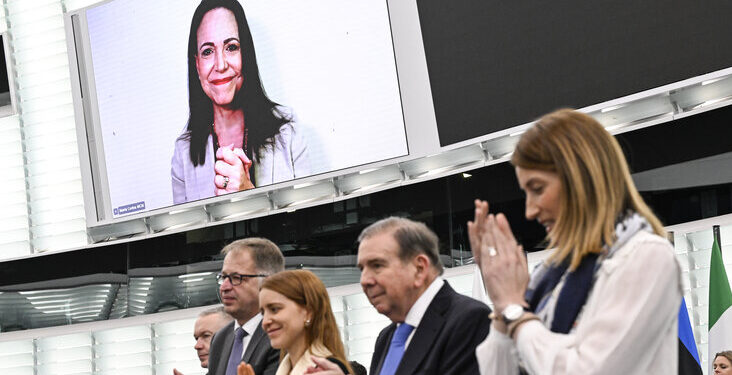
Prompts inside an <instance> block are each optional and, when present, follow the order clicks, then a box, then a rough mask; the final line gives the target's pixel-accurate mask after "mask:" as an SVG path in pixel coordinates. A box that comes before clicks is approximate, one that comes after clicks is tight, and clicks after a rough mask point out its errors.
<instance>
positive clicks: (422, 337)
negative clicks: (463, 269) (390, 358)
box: [396, 282, 454, 374]
mask: <svg viewBox="0 0 732 375" xmlns="http://www.w3.org/2000/svg"><path fill="white" fill-rule="evenodd" d="M451 292H452V293H454V291H453V290H452V288H451V287H450V285H448V284H447V282H445V285H443V286H442V288H440V291H439V292H437V295H435V298H434V299H433V300H432V302H431V303H430V305H429V307H428V308H427V311H425V313H424V316H423V317H422V320H421V321H420V322H419V326H418V327H417V329H416V330H415V331H414V336H412V339H411V340H410V341H409V346H408V347H407V350H406V351H405V352H404V357H402V361H401V362H400V363H399V368H397V371H396V373H397V374H412V373H414V370H416V369H417V366H419V364H420V363H421V362H422V360H424V358H425V356H426V355H427V353H429V351H430V346H431V345H432V343H434V342H435V338H436V337H437V335H438V334H439V333H440V331H441V330H442V326H444V325H445V311H447V309H448V308H449V307H450V303H451V298H450V293H451Z"/></svg>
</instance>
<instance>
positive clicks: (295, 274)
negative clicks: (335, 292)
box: [259, 270, 353, 375]
mask: <svg viewBox="0 0 732 375" xmlns="http://www.w3.org/2000/svg"><path fill="white" fill-rule="evenodd" d="M259 306H260V309H261V312H262V328H263V329H264V330H265V332H267V335H268V336H269V339H270V342H271V343H272V347H273V348H275V349H280V350H281V355H280V366H279V368H278V369H277V375H300V374H303V373H305V371H306V370H307V369H308V368H311V367H313V366H315V362H314V361H313V359H312V358H313V357H321V358H327V359H328V360H330V361H331V362H333V363H335V364H337V365H338V366H339V367H340V368H341V370H343V372H344V373H346V374H352V373H353V371H352V370H351V368H350V367H349V365H348V361H346V356H345V350H344V348H343V343H342V342H341V337H340V334H339V332H338V326H337V325H336V321H335V317H334V316H333V310H332V309H331V307H330V298H329V297H328V292H327V291H326V289H325V285H323V282H322V281H320V279H318V277H317V276H315V274H313V273H312V272H310V271H304V270H295V271H284V272H279V273H277V274H274V275H272V276H270V277H268V278H267V279H265V281H264V283H262V289H261V291H260V293H259Z"/></svg>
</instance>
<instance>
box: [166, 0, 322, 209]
mask: <svg viewBox="0 0 732 375" xmlns="http://www.w3.org/2000/svg"><path fill="white" fill-rule="evenodd" d="M188 38H189V39H188V94H189V97H188V104H189V109H190V117H189V120H188V124H187V125H186V127H185V129H184V131H183V133H182V134H181V135H180V136H179V137H178V138H177V139H176V141H175V151H174V154H173V159H172V162H171V164H172V165H171V178H172V185H173V202H174V203H176V204H178V203H185V202H190V201H194V200H198V199H203V198H208V197H211V196H214V195H222V194H227V193H232V192H236V191H241V190H247V189H252V188H254V187H256V186H262V185H268V184H272V183H276V182H281V181H286V180H291V179H294V178H298V177H304V176H307V175H309V174H310V166H309V162H308V158H307V146H306V144H305V141H304V137H303V134H302V133H301V132H298V131H297V127H296V124H295V123H294V121H293V116H292V114H291V113H290V111H289V110H287V109H286V108H284V107H282V106H281V105H279V104H277V103H275V102H273V101H272V100H270V99H269V98H268V97H267V94H266V93H265V90H264V87H263V86H262V82H261V80H260V76H259V68H258V66H257V58H256V54H255V51H254V42H253V40H252V35H251V32H250V30H249V25H248V23H247V20H246V15H245V14H244V9H243V8H242V7H241V4H239V2H238V1H236V0H203V1H202V2H201V4H200V5H199V6H198V8H196V11H195V12H194V14H193V20H192V22H191V29H190V34H189V37H188Z"/></svg>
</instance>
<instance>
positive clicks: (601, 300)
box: [476, 232, 681, 375]
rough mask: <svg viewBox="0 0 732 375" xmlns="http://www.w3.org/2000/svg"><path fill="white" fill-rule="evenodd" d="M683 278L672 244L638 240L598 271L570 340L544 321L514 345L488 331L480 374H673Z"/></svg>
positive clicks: (524, 329) (643, 236) (650, 237)
mask: <svg viewBox="0 0 732 375" xmlns="http://www.w3.org/2000/svg"><path fill="white" fill-rule="evenodd" d="M680 304H681V272H680V269H679V265H678V262H677V261H676V256H675V255H674V251H673V248H672V247H671V245H670V244H669V242H668V241H667V240H665V239H663V238H661V237H659V236H657V235H655V234H651V233H648V232H639V233H637V234H635V235H634V236H633V237H632V238H631V239H630V240H629V241H628V242H627V243H626V244H625V245H624V246H622V247H621V248H620V249H618V251H617V252H616V253H615V254H614V255H613V256H612V257H611V258H609V259H606V260H604V261H603V262H602V265H601V266H600V268H599V269H598V270H597V275H596V280H595V283H594V285H593V287H592V290H591V291H590V295H589V296H588V298H587V302H586V303H585V305H584V307H583V308H582V312H581V316H580V318H579V320H578V322H577V323H576V326H575V327H574V329H573V330H572V331H571V332H570V333H569V334H559V333H554V332H551V331H550V330H549V328H547V327H545V326H544V324H542V323H541V322H539V321H529V322H527V323H524V324H523V325H521V327H520V328H519V331H518V334H517V337H516V340H515V342H514V340H512V339H511V338H509V337H508V336H506V335H505V334H502V333H500V332H498V330H495V329H491V331H490V333H489V334H488V337H487V338H486V339H485V341H483V343H481V344H480V345H479V346H478V347H477V348H476V355H477V357H478V366H479V368H480V373H481V374H483V375H486V374H518V363H519V358H520V359H521V361H522V364H523V365H524V367H525V369H526V370H527V371H528V372H529V373H530V374H631V375H634V374H644V375H645V374H676V373H677V371H678V369H677V367H678V347H677V345H678V342H677V341H678V336H677V329H678V327H677V325H678V321H677V319H678V311H679V306H680Z"/></svg>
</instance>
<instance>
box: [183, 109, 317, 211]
mask: <svg viewBox="0 0 732 375" xmlns="http://www.w3.org/2000/svg"><path fill="white" fill-rule="evenodd" d="M297 129H298V127H297V125H296V124H294V123H292V122H290V123H287V124H284V125H282V126H281V127H280V132H279V133H277V135H275V137H274V140H273V142H272V144H269V145H266V146H263V148H262V149H261V150H260V157H259V158H257V157H256V156H255V157H254V160H252V162H253V164H254V183H255V184H256V186H257V187H259V186H264V185H271V184H274V183H277V182H282V181H288V180H292V179H295V178H300V177H305V176H309V175H310V173H311V172H310V161H309V159H308V155H307V143H306V141H305V137H304V135H303V133H302V131H297ZM190 146H191V142H190V134H189V133H188V130H187V127H186V129H184V130H183V134H181V135H180V136H179V137H178V139H176V140H175V150H174V152H173V159H172V160H171V167H170V175H171V181H172V186H173V203H174V204H180V203H186V202H192V201H195V200H199V199H204V198H210V197H213V196H215V195H216V185H214V177H215V176H216V172H215V171H214V164H216V155H215V154H214V145H213V136H211V135H209V136H208V141H207V143H206V160H205V162H204V164H203V165H198V166H194V165H193V162H191V157H190V148H191V147H190Z"/></svg>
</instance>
